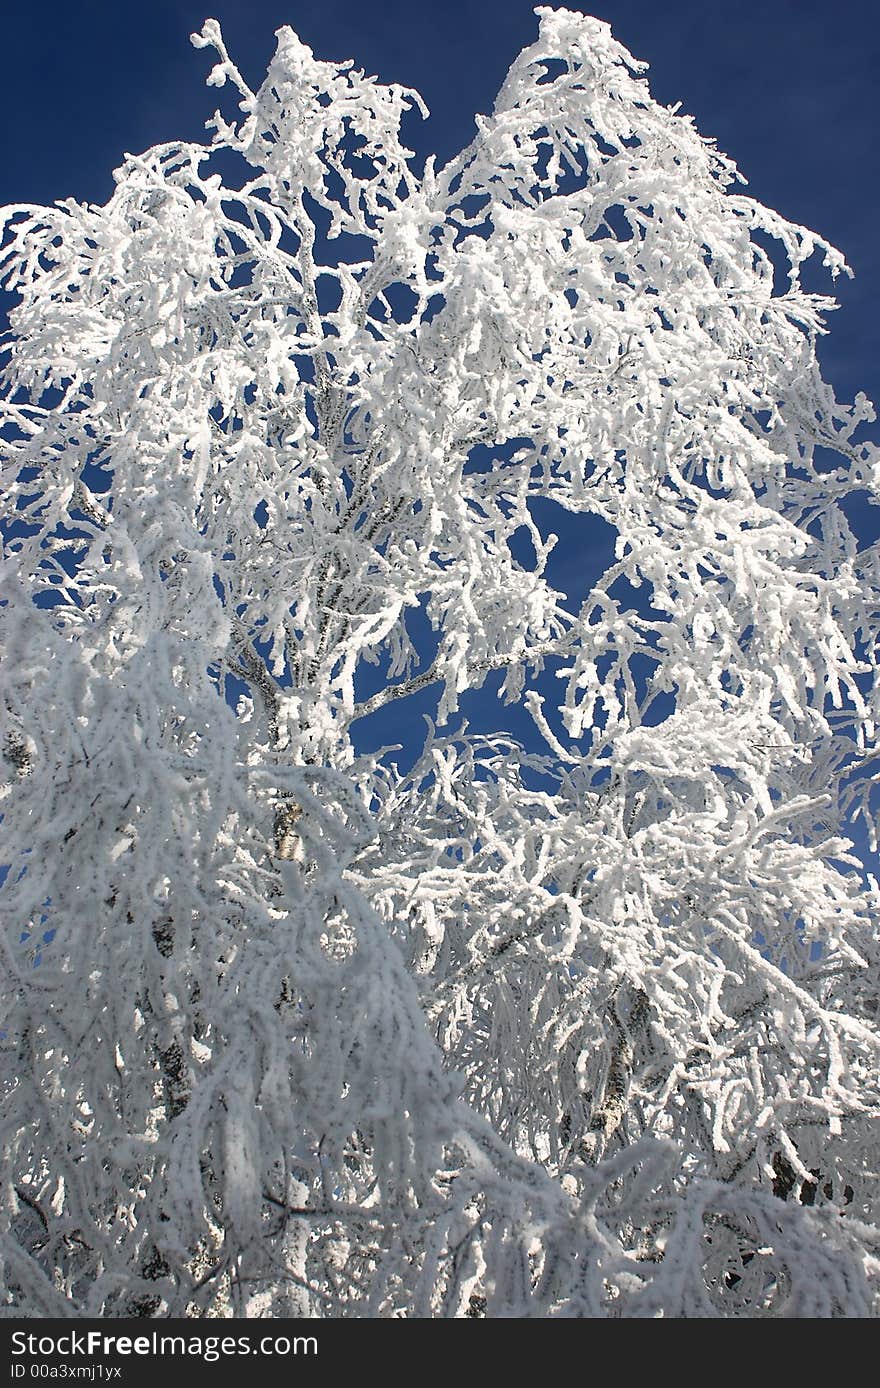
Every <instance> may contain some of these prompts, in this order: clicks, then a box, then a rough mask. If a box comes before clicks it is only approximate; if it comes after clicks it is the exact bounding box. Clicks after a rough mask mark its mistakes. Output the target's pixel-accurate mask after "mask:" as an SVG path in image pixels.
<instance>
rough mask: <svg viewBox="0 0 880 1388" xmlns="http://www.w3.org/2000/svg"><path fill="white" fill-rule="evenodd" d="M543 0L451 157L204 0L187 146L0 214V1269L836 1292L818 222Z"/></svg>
mask: <svg viewBox="0 0 880 1388" xmlns="http://www.w3.org/2000/svg"><path fill="white" fill-rule="evenodd" d="M537 13H538V16H539V21H540V32H539V36H538V39H537V40H536V42H535V44H534V45H533V46H532V47H530V48H527V49H526V50H524V52H523V53H521V54H520V56H519V57H518V58H517V59H516V61H515V62H514V63H513V66H512V67H511V69H510V72H509V74H508V76H507V79H506V81H505V82H504V84H503V86H502V88H501V91H500V92H499V95H498V98H497V101H496V103H495V107H494V110H493V112H492V114H491V115H490V116H488V117H480V118H478V120H477V128H476V135H475V138H474V140H473V142H472V143H471V144H470V145H469V146H468V147H467V148H466V149H465V150H464V151H463V152H462V153H461V154H460V155H459V156H458V157H457V158H454V159H453V160H452V161H451V162H450V163H448V164H447V165H446V166H445V167H443V168H440V169H437V168H436V167H435V166H434V163H433V161H430V160H429V161H428V162H427V163H426V164H425V166H424V167H423V168H419V167H417V166H416V161H415V160H414V158H413V157H412V156H411V155H410V153H409V151H408V150H407V148H406V146H405V145H404V144H403V143H402V137H401V129H400V127H401V121H402V119H403V118H404V117H405V116H407V115H408V113H412V111H413V108H416V111H417V109H418V108H419V107H421V102H420V99H419V97H418V96H417V95H416V94H415V93H414V92H411V91H408V90H406V89H403V88H401V87H399V86H393V85H383V84H382V83H380V82H378V81H377V80H376V79H374V78H370V77H367V76H365V75H364V73H363V72H361V71H359V70H358V69H356V68H355V67H354V66H353V65H352V64H351V63H341V64H340V63H332V62H326V61H320V60H318V59H316V58H315V57H314V55H313V54H312V52H311V51H310V50H309V49H308V48H307V47H306V46H305V45H304V44H303V43H302V42H301V40H300V39H299V38H298V37H297V36H296V35H295V34H294V33H293V32H292V30H290V29H289V28H284V29H281V30H280V31H279V32H278V36H277V38H278V45H277V51H276V54H275V57H274V59H273V61H272V63H271V65H270V67H269V71H268V74H267V76H266V78H265V81H264V82H263V84H262V85H261V86H260V87H259V89H258V90H256V91H253V90H252V89H251V88H250V87H249V85H248V83H247V81H246V80H245V78H244V76H243V75H242V73H241V72H239V70H238V68H237V67H236V66H235V63H234V61H233V59H232V57H230V55H229V53H228V52H227V50H226V47H225V45H224V42H223V38H222V35H221V32H220V28H219V26H218V24H217V23H216V22H215V21H212V20H209V21H207V22H206V24H205V26H204V28H203V30H202V32H201V33H200V34H198V35H194V36H193V42H194V43H195V44H196V46H197V47H199V48H212V49H213V50H215V54H216V64H215V66H214V67H213V70H212V71H211V73H210V76H209V78H208V82H209V84H210V85H212V86H214V87H218V88H223V87H225V88H226V89H227V91H231V92H232V94H233V100H232V101H231V102H230V103H228V109H227V112H226V115H223V114H221V113H220V112H217V113H216V114H215V116H214V119H213V122H212V128H213V139H212V140H211V142H210V143H207V144H204V145H202V144H192V143H186V144H167V145H162V146H159V147H156V148H153V149H151V150H149V151H147V152H146V153H145V154H142V155H138V156H129V157H127V158H126V161H125V164H124V166H123V167H122V168H120V169H119V170H117V172H116V175H115V178H116V190H115V192H114V194H113V196H112V198H111V199H110V201H109V202H108V203H107V204H106V205H105V206H101V207H98V206H92V205H83V204H80V203H77V202H75V201H73V200H69V201H66V202H61V203H57V204H55V205H54V206H52V207H33V206H13V207H9V208H6V209H5V211H4V212H3V221H2V226H3V228H4V240H3V244H2V250H0V265H2V268H3V272H4V275H5V283H6V285H7V287H8V288H10V289H11V290H13V291H14V292H15V293H16V294H17V296H18V304H17V307H15V309H14V310H13V312H12V314H11V326H12V331H11V333H10V335H9V336H8V339H7V341H6V344H5V347H4V357H3V363H2V365H3V392H2V403H0V411H2V435H0V460H2V469H3V471H2V476H3V494H4V501H3V508H4V509H3V519H2V524H3V540H4V549H3V567H2V570H0V581H2V592H0V631H2V642H3V648H4V652H5V657H4V669H3V701H2V704H0V718H2V721H3V728H2V730H0V740H2V746H3V752H4V758H5V768H6V782H7V783H6V785H5V788H4V799H3V805H2V812H3V836H4V843H5V847H4V850H3V857H4V861H5V862H7V863H8V865H9V866H8V871H7V874H6V877H5V881H4V882H3V885H2V887H0V898H2V905H3V920H4V925H3V933H2V936H0V948H2V951H3V976H2V1003H0V1085H2V1087H0V1132H2V1153H3V1157H2V1160H3V1176H4V1180H3V1197H2V1199H3V1207H2V1215H0V1218H2V1223H0V1257H2V1267H3V1276H2V1287H3V1294H4V1296H5V1307H6V1313H7V1314H34V1315H42V1316H48V1315H67V1314H70V1313H71V1312H72V1313H73V1314H81V1315H103V1316H124V1315H141V1316H176V1315H184V1314H187V1315H200V1314H205V1313H210V1314H218V1313H220V1314H234V1315H245V1314H248V1315H271V1316H281V1315H306V1316H314V1317H321V1316H331V1317H338V1316H371V1317H393V1316H414V1317H456V1316H468V1315H469V1316H481V1315H486V1316H490V1317H491V1316H504V1317H510V1316H515V1317H526V1316H534V1317H548V1316H550V1317H555V1316H561V1317H594V1316H595V1317H601V1316H610V1317H619V1316H626V1317H629V1316H637V1317H655V1316H664V1317H666V1316H680V1317H693V1316H737V1315H740V1316H756V1315H771V1316H772V1315H775V1316H779V1315H782V1316H864V1315H869V1314H873V1313H874V1311H875V1309H876V1286H875V1277H876V1272H877V1267H878V1263H877V1243H878V1237H880V1235H878V1230H877V1199H878V1195H877V1174H876V1139H875V1138H873V1141H874V1144H875V1145H874V1149H873V1150H872V1135H873V1134H874V1133H875V1132H876V1129H875V1128H874V1123H875V1121H876V1118H877V1109H878V1097H877V1083H876V1080H877V1057H878V1048H880V1036H878V1032H877V1027H876V1018H877V998H878V951H877V929H876V896H875V887H874V884H873V883H872V881H871V880H870V879H869V878H868V877H867V875H866V873H865V871H864V867H863V864H862V862H861V860H860V859H859V857H858V856H857V855H856V854H855V853H854V850H853V835H854V833H855V832H856V828H855V827H854V826H855V825H856V823H857V821H860V822H861V824H862V826H863V828H862V829H860V830H859V831H858V832H860V833H861V832H864V833H866V834H867V835H868V836H869V839H870V842H871V844H872V846H875V839H874V809H873V807H872V802H871V791H872V787H873V785H874V784H875V781H876V758H877V750H876V722H877V703H878V697H877V680H876V653H877V625H878V551H877V548H876V546H866V545H864V544H861V543H860V542H859V540H858V538H857V536H856V535H855V534H854V532H853V529H852V526H851V524H850V521H849V520H848V509H847V508H848V506H849V505H850V504H851V501H852V498H853V497H858V496H863V495H865V494H868V495H870V496H876V494H877V489H878V488H877V483H878V457H880V455H878V451H877V449H876V448H875V447H874V446H873V445H870V444H866V443H864V442H861V441H860V426H862V425H863V424H864V423H865V422H866V421H868V422H870V421H871V420H872V419H873V417H874V416H873V412H872V410H871V407H870V405H869V403H868V402H867V401H866V400H865V398H864V397H863V396H859V397H858V398H857V399H856V401H855V403H854V404H851V405H847V404H841V403H839V402H838V401H837V400H836V399H835V397H834V394H833V392H832V390H831V389H830V387H829V386H828V385H827V384H826V383H825V382H824V381H823V378H822V375H821V372H820V368H819V364H818V362H817V355H816V349H817V341H818V339H819V337H820V336H821V335H822V334H823V333H824V331H825V316H826V314H827V312H828V310H829V309H830V308H832V307H833V300H832V299H830V298H828V297H827V296H824V295H819V294H817V293H815V292H812V290H810V289H808V288H807V287H806V286H805V284H804V283H802V272H803V267H804V266H805V265H806V264H808V263H809V266H810V274H812V273H813V266H814V265H815V263H816V261H817V260H818V261H821V264H822V266H823V267H824V268H825V269H826V270H827V272H828V275H829V277H830V278H831V279H833V278H834V277H835V276H837V275H839V274H840V273H842V272H844V273H845V272H846V271H847V267H846V264H845V262H844V260H843V258H842V256H841V255H840V253H839V252H838V251H837V250H835V249H834V248H833V247H832V246H830V245H828V244H827V243H826V242H825V241H823V240H822V239H821V238H820V237H819V236H817V235H815V234H814V233H812V232H809V231H807V230H806V229H804V228H802V227H799V226H794V225H792V224H791V223H789V222H787V221H785V220H784V219H783V218H782V217H780V216H778V215H776V214H775V213H773V212H771V211H769V210H768V209H767V208H765V207H763V206H761V205H760V204H759V203H757V202H756V201H754V200H753V199H752V198H750V197H749V196H747V194H746V192H745V191H744V188H743V185H742V183H741V181H739V179H738V175H737V170H736V168H735V166H734V164H733V163H732V162H731V161H730V159H728V158H727V157H726V156H724V155H722V154H721V153H720V152H719V151H718V150H717V149H716V148H715V147H714V145H713V143H712V142H711V141H708V140H706V139H704V138H702V137H701V136H700V135H699V134H698V132H697V131H696V129H695V127H694V124H693V122H692V121H691V120H690V119H689V118H688V117H686V116H683V115H681V114H679V113H678V112H677V110H675V109H669V108H667V107H664V106H661V105H659V104H657V103H656V102H655V101H654V100H652V98H651V96H650V94H649V91H648V87H647V84H646V80H645V78H644V75H643V71H644V65H643V64H640V63H638V62H637V61H636V60H635V59H633V58H632V57H631V55H630V54H629V53H628V52H627V51H626V50H625V49H624V48H623V47H622V46H621V45H620V44H619V43H617V42H616V41H615V40H614V38H613V37H612V35H611V33H610V30H609V28H608V26H607V25H606V24H604V23H602V22H600V21H598V20H594V19H589V18H586V17H584V16H583V15H581V14H579V13H573V12H569V11H566V10H550V9H546V8H543V9H540V10H538V11H537ZM236 99H237V105H236ZM409 118H410V119H412V118H414V117H413V115H412V114H410V115H409ZM560 516H564V517H565V518H566V526H568V527H570V526H571V525H572V524H573V521H574V520H576V521H577V524H578V526H580V527H582V528H581V529H576V530H575V531H571V530H569V531H568V532H567V533H576V534H579V535H580V534H582V535H583V542H582V543H583V545H584V546H587V545H589V543H590V542H591V537H592V536H595V534H596V528H595V527H596V526H597V525H599V524H601V525H602V526H604V527H606V533H607V534H608V535H610V536H611V539H612V541H613V545H614V554H613V559H612V561H611V562H610V564H609V566H608V568H607V570H606V572H605V573H604V574H603V575H602V577H601V578H600V579H599V580H598V581H597V582H596V583H595V584H594V585H592V586H591V587H590V588H589V590H588V591H587V592H586V595H585V596H584V597H583V599H582V600H581V599H580V598H578V599H577V600H576V601H574V600H572V598H571V596H570V595H569V593H568V592H567V591H566V590H565V589H564V588H563V587H562V586H560V584H559V582H558V581H557V580H556V579H555V578H554V573H555V570H554V559H553V551H554V544H555V541H556V536H555V534H554V533H553V528H552V527H553V524H554V517H557V518H558V517H560ZM591 527H592V528H591ZM569 543H571V541H569ZM583 562H584V564H586V562H587V560H586V558H584V561H583ZM574 563H575V565H576V564H577V556H576V555H575V556H574ZM476 690H484V691H485V690H489V691H490V692H492V693H495V692H497V694H498V697H499V699H500V700H501V701H503V703H504V704H506V705H507V706H508V708H509V709H510V710H516V711H517V714H518V717H519V718H520V722H521V723H522V724H523V725H524V722H525V720H526V719H527V720H528V722H529V726H530V729H531V731H530V732H529V733H528V735H527V736H526V735H523V736H522V737H520V738H517V737H515V736H514V735H513V734H512V733H511V732H509V731H505V728H504V725H503V715H502V717H501V720H500V721H499V724H498V729H497V730H496V731H494V732H493V731H476V730H472V729H471V728H469V726H468V723H467V720H466V718H465V717H464V715H463V713H462V708H463V705H465V704H466V701H467V699H468V697H469V696H470V695H471V694H472V693H473V691H476ZM422 698H425V699H429V707H430V716H429V717H427V718H426V719H425V720H424V722H423V725H422V732H421V733H420V734H419V736H418V741H417V742H416V738H415V734H414V733H413V723H414V720H413V718H412V716H411V715H409V714H408V713H407V709H408V708H410V707H411V706H412V705H413V704H414V703H415V702H417V701H418V700H420V699H422ZM391 710H393V711H394V713H395V715H399V717H398V723H397V725H395V722H394V721H393V720H392V718H391V715H390V711H391ZM371 719H372V720H374V724H375V723H376V722H377V720H384V721H380V722H379V726H380V730H381V731H382V732H383V735H384V731H385V730H388V729H393V728H395V726H398V727H399V730H400V736H399V737H395V738H394V740H395V742H399V743H402V745H400V746H392V747H379V748H378V749H376V750H370V747H371V745H372V747H373V748H375V742H373V744H370V741H369V738H368V737H367V736H366V735H365V732H364V730H365V729H369V727H370V726H371V724H370V721H369V720H371ZM392 736H393V733H392Z"/></svg>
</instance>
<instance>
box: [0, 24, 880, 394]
mask: <svg viewBox="0 0 880 1388" xmlns="http://www.w3.org/2000/svg"><path fill="white" fill-rule="evenodd" d="M569 8H572V9H585V10H586V11H587V12H588V13H593V14H597V15H598V16H599V17H600V18H602V19H606V20H608V21H609V22H610V23H611V25H612V28H613V29H614V31H615V34H616V36H617V37H618V38H620V39H621V40H622V41H623V42H624V43H625V44H626V45H627V47H628V48H630V49H631V51H632V52H633V53H634V54H635V55H636V57H639V58H643V59H646V60H647V61H648V62H649V63H650V65H651V69H650V74H649V75H650V79H651V85H652V90H653V92H654V95H655V96H656V97H658V98H659V99H660V100H662V101H664V102H674V101H681V102H682V103H683V107H684V109H685V110H686V111H688V112H690V113H691V114H692V115H694V116H695V117H696V120H697V125H698V128H699V129H700V131H701V132H702V133H704V134H706V135H712V136H714V137H715V138H716V139H717V140H718V143H719V145H720V147H721V148H722V149H723V150H724V151H725V152H726V153H728V154H730V155H731V156H732V157H733V158H734V159H735V160H736V161H737V163H738V165H739V167H740V169H741V170H742V172H743V173H744V174H745V175H746V177H747V178H748V179H749V183H750V191H751V192H752V193H753V194H754V196H756V197H758V198H760V199H761V201H763V202H767V203H768V204H769V205H770V206H772V207H774V208H775V209H777V210H778V211H780V212H782V213H783V214H784V215H785V216H787V217H789V218H791V219H792V220H793V221H796V222H800V223H802V224H803V225H806V226H809V227H811V228H813V229H814V230H816V231H819V232H821V233H822V234H823V235H824V236H827V237H828V239H829V240H831V241H832V242H834V243H835V244H836V245H837V246H838V247H839V248H840V249H841V250H842V251H843V252H844V253H845V255H846V256H847V259H848V260H849V261H850V264H851V265H852V267H853V269H854V270H855V271H856V274H857V278H856V280H855V281H853V282H852V283H850V284H844V285H842V287H840V288H839V295H840V298H841V301H842V303H843V306H844V307H843V311H842V312H841V313H839V314H837V315H836V316H835V318H834V320H833V331H832V335H831V338H830V339H829V340H828V342H826V344H825V350H824V353H823V357H824V362H825V366H826V371H827V374H829V375H830V377H831V379H832V381H833V383H834V384H835V386H836V387H837V388H838V393H839V394H842V395H844V396H847V398H848V397H849V396H851V394H852V393H853V391H854V390H855V389H859V388H861V389H864V390H866V392H867V393H868V394H869V395H870V396H871V397H872V398H874V399H877V398H878V397H880V379H878V378H880V371H878V365H877V353H876V334H875V325H876V321H877V314H878V310H880V254H878V246H880V238H878V236H877V232H876V228H875V222H876V220H877V210H878V202H880V192H878V189H880V178H878V175H880V153H878V151H880V138H878V137H880V120H878V116H877V71H878V61H880V5H878V3H877V0H736V3H729V0H725V3H722V0H604V2H603V0H595V2H594V3H592V4H591V3H588V4H586V5H580V6H579V5H570V6H569ZM532 9H533V7H532V5H531V3H529V0H421V3H417V0H381V3H376V0H373V3H370V0H320V3H318V4H314V3H310V4H305V3H303V0H199V3H191V0H129V3H125V0H74V3H71V0H40V3H34V2H33V0H4V3H3V5H2V7H0V24H2V28H0V33H2V36H3V40H4V42H3V43H2V44H0V54H2V56H0V72H2V80H3V97H4V102H3V105H4V113H3V126H4V135H5V141H4V143H5V145H6V149H5V152H4V158H3V161H2V164H0V202H13V201H15V202H17V201H34V202H47V201H52V200H53V199H55V198H59V197H68V196H74V197H76V198H80V199H84V200H87V201H92V202H103V201H105V200H106V198H107V197H108V196H109V194H110V192H111V187H112V185H111V181H110V172H111V170H112V169H113V168H114V167H115V166H116V165H117V164H119V162H120V160H121V157H122V154H123V153H124V152H125V151H130V152H137V151H139V150H142V149H145V148H146V147H147V146H149V145H151V144H155V143H157V142H159V141H164V140H171V139H175V138H188V139H193V138H195V139H198V138H200V136H201V133H202V128H203V124H204V121H205V119H206V118H207V116H209V115H210V113H211V111H212V110H213V108H214V105H215V104H216V98H217V95H218V94H217V93H216V92H215V91H214V90H213V89H208V88H206V87H204V85H203V79H204V77H205V76H206V75H207V71H208V66H209V63H208V57H207V56H206V54H205V53H204V52H198V51H197V50H195V49H193V48H191V47H190V45H189V42H188V35H189V33H190V32H191V31H192V30H193V29H197V28H199V27H200V26H201V23H202V21H203V20H204V19H205V17H206V15H207V14H208V13H210V14H212V15H213V16H214V17H216V18H217V19H219V20H220V22H221V24H222V25H223V29H224V32H225V34H226V38H227V43H228V44H229V47H230V49H231V51H232V52H233V54H234V56H235V57H236V60H237V61H238V63H239V66H240V67H242V69H243V71H244V72H245V73H246V75H248V76H249V78H250V80H251V81H252V82H258V81H259V79H260V77H261V76H262V72H263V70H264V68H265V64H266V62H267V60H268V58H269V57H270V55H271V53H272V50H273V46H274V40H273V33H274V30H275V29H276V28H278V27H279V25H281V24H290V25H292V26H293V28H294V29H296V30H297V32H298V33H299V34H300V37H301V38H302V39H303V40H304V41H305V42H306V43H308V44H309V46H310V47H312V48H313V49H314V50H315V52H316V53H317V54H318V56H319V57H326V58H347V57H353V58H354V59H355V60H356V62H357V64H358V66H362V67H366V68H367V70H368V71H369V72H373V73H376V74H378V76H379V77H381V78H382V79H383V80H386V81H397V82H403V83H404V84H405V85H407V86H414V87H417V88H418V89H419V91H420V92H421V93H422V95H423V96H424V97H425V99H426V100H427V103H428V105H429V107H430V108H431V119H430V121H429V122H428V124H427V126H425V127H424V128H423V129H422V128H420V123H419V122H418V120H415V119H414V121H413V126H412V129H411V131H410V135H411V137H412V142H413V143H414V144H415V145H416V147H417V148H418V149H419V152H423V153H427V152H431V151H436V152H437V153H438V154H439V155H440V157H441V159H442V158H445V157H448V156H449V155H451V154H453V153H455V152H456V151H457V150H458V149H459V148H460V147H461V146H462V145H463V144H465V143H466V142H467V141H468V140H469V138H470V136H471V134H472V131H473V115H474V112H475V111H487V110H488V109H489V108H490V107H491V104H492V101H493V98H494V95H495V92H496V90H497V88H498V86H499V84H500V82H501V79H502V78H503V76H504V74H505V72H506V70H507V67H508V65H509V63H510V62H511V60H512V59H513V57H514V55H515V54H516V52H518V51H519V49H520V48H522V47H523V46H524V45H525V44H527V43H529V42H531V41H532V39H533V38H534V35H535V32H536V20H535V17H534V14H533V12H532Z"/></svg>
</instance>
